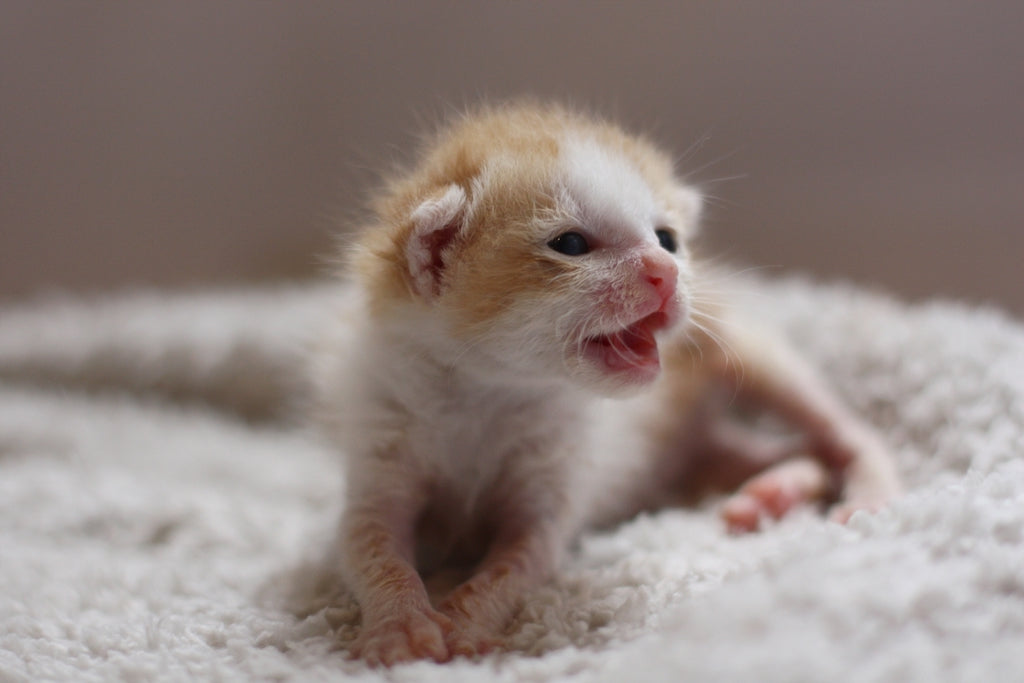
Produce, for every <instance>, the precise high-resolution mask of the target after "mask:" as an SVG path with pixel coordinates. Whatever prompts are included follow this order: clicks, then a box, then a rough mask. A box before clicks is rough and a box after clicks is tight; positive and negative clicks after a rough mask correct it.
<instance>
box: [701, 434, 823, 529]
mask: <svg viewBox="0 0 1024 683" xmlns="http://www.w3.org/2000/svg"><path fill="white" fill-rule="evenodd" d="M698 417H701V416H698ZM703 417H704V418H705V419H704V420H703V421H702V423H703V427H704V431H703V433H702V435H701V436H700V437H699V442H698V443H697V444H695V445H696V446H697V450H696V453H697V457H698V458H699V459H698V460H696V461H695V462H694V463H693V464H692V466H691V468H690V470H689V471H687V472H686V475H685V477H684V485H685V489H686V491H687V492H689V493H690V495H691V496H692V497H695V498H699V497H702V496H703V494H705V493H707V492H710V491H716V490H717V491H728V492H731V493H732V495H730V497H729V498H728V499H727V501H726V503H725V504H724V505H723V506H722V509H721V515H722V518H723V519H724V520H725V522H726V524H727V525H728V526H729V529H730V530H731V531H735V532H741V531H756V530H757V529H758V527H759V526H760V524H761V522H762V521H763V520H765V519H769V518H770V519H779V518H781V517H782V516H784V515H785V514H787V513H788V512H789V511H790V510H792V509H793V508H795V507H797V506H799V505H802V504H805V503H808V502H815V501H820V500H823V499H830V498H834V497H835V491H834V490H833V489H834V487H835V481H834V479H835V478H834V477H833V476H831V473H830V472H829V470H828V469H827V468H826V467H825V466H823V465H822V464H821V463H820V462H818V461H817V460H814V459H811V458H809V457H807V456H806V455H805V454H806V453H807V446H806V439H803V438H794V437H792V436H784V435H773V434H765V433H763V432H760V431H758V430H756V429H754V428H751V427H748V426H746V425H744V424H740V423H737V422H734V421H733V420H731V419H729V418H728V417H727V416H726V415H723V414H719V415H717V416H716V417H714V418H712V417H710V416H707V415H705V416H703Z"/></svg>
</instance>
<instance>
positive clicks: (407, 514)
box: [341, 473, 452, 666]
mask: <svg viewBox="0 0 1024 683" xmlns="http://www.w3.org/2000/svg"><path fill="white" fill-rule="evenodd" d="M378 474H379V473H378ZM404 478H406V479H407V478H408V475H407V474H406V475H405V477H404ZM402 480H403V478H402V477H401V475H399V477H392V478H381V479H379V481H378V485H377V486H374V487H372V489H371V487H369V486H367V487H358V486H357V487H350V494H349V496H350V498H349V505H348V507H347V509H346V511H345V516H344V518H343V519H342V528H341V542H342V550H343V556H344V564H345V573H346V578H347V581H348V583H349V586H350V588H351V589H352V590H353V592H354V593H355V596H356V600H357V601H358V602H359V607H360V610H361V612H362V632H361V633H360V635H359V637H358V638H357V639H356V641H355V642H354V643H353V645H352V646H351V648H350V653H351V655H352V656H354V657H359V658H361V659H364V660H365V661H366V662H367V663H369V664H370V665H373V666H377V665H384V666H391V665H392V664H395V663H397V662H402V661H409V660H413V659H426V658H429V659H434V660H436V661H439V662H442V661H446V660H448V659H449V652H448V647H447V645H446V644H445V638H446V637H447V635H448V634H449V633H450V631H451V629H452V624H451V621H450V620H449V619H448V618H447V617H445V616H444V615H442V614H440V613H439V612H437V611H436V610H434V609H433V608H432V607H431V605H430V600H429V598H428V597H427V592H426V589H425V588H424V586H423V581H422V579H421V578H420V576H419V574H418V573H417V571H416V568H415V567H414V566H413V557H414V552H415V547H414V544H415V540H414V529H415V523H416V517H417V515H418V514H419V512H420V510H421V508H422V500H421V499H420V497H419V495H418V492H416V491H415V490H413V488H412V487H411V486H408V485H406V486H402V483H401V482H402ZM366 489H371V492H365V491H366Z"/></svg>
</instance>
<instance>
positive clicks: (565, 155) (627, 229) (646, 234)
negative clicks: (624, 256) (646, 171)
mask: <svg viewBox="0 0 1024 683" xmlns="http://www.w3.org/2000/svg"><path fill="white" fill-rule="evenodd" d="M561 164H562V168H563V174H564V187H565V190H566V193H567V194H568V195H569V197H571V198H572V200H573V203H572V206H573V207H574V208H576V210H577V211H578V212H579V214H578V215H577V216H576V219H577V221H578V223H579V225H582V226H586V229H587V230H588V231H589V232H592V233H594V234H595V235H596V236H597V237H599V238H601V239H602V240H603V241H604V242H606V243H609V244H616V245H619V244H626V243H629V242H630V241H633V240H642V241H645V242H648V243H651V242H653V243H657V239H656V238H655V237H654V228H655V227H658V226H661V225H664V224H665V223H666V221H667V216H666V208H665V207H661V206H659V205H658V203H657V201H656V200H655V198H654V194H653V193H652V191H651V188H650V187H649V186H648V184H647V183H646V182H645V181H644V179H643V178H642V177H641V176H640V174H639V173H637V171H636V170H635V169H633V168H632V167H631V166H630V165H629V163H628V162H627V161H626V160H625V159H622V158H620V157H618V156H617V155H616V154H615V153H614V152H612V151H611V150H609V149H608V148H607V147H605V146H603V145H600V144H598V143H597V141H595V140H592V139H589V138H585V137H579V136H569V137H568V138H567V139H566V140H565V141H564V143H563V149H562V157H561Z"/></svg>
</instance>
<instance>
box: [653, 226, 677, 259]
mask: <svg viewBox="0 0 1024 683" xmlns="http://www.w3.org/2000/svg"><path fill="white" fill-rule="evenodd" d="M654 234H655V235H657V236H658V243H659V244H660V245H661V246H662V248H663V249H665V251H668V252H670V253H672V254H674V253H676V249H678V248H679V245H678V244H676V236H675V234H674V233H673V232H672V231H671V230H668V229H666V228H658V229H657V230H655V231H654Z"/></svg>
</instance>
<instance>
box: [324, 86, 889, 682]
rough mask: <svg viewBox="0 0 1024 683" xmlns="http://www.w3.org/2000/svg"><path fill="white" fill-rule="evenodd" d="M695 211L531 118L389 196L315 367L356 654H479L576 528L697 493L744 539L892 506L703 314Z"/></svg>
mask: <svg viewBox="0 0 1024 683" xmlns="http://www.w3.org/2000/svg"><path fill="white" fill-rule="evenodd" d="M699 205H700V199H699V196H698V195H697V193H696V192H695V191H694V190H692V189H691V188H689V187H687V186H685V185H683V184H682V183H681V182H680V181H679V180H678V179H677V178H676V176H675V175H674V174H673V169H672V165H671V163H670V161H669V160H668V159H667V158H666V157H665V156H664V155H663V154H662V153H661V152H659V151H658V150H657V149H655V148H654V147H652V146H651V145H650V144H649V143H647V142H646V141H644V140H642V139H639V138H636V137H633V136H630V135H627V134H626V133H624V132H622V131H621V130H619V129H618V128H616V127H614V126H612V125H609V124H607V123H603V122H599V121H594V120H591V119H589V118H586V117H583V116H580V115H577V114H575V113H572V112H570V111H567V110H564V109H560V108H555V107H550V108H545V107H536V106H528V105H527V106H516V107H505V108H493V109H486V110H483V111H480V112H478V113H476V114H475V115H471V116H467V117H465V118H463V119H462V120H460V121H458V122H457V123H456V124H455V125H454V126H452V127H451V128H450V129H448V130H446V131H444V132H442V133H441V134H440V135H439V136H438V138H437V139H436V141H435V143H434V144H433V146H431V147H430V148H429V149H428V150H427V152H426V154H425V155H424V156H423V157H422V159H421V162H420V164H419V166H418V167H417V168H416V169H415V170H413V171H412V172H411V173H409V174H408V175H404V176H402V177H399V178H397V179H396V180H394V181H393V182H392V183H391V184H390V186H389V187H388V188H387V190H386V192H384V193H383V196H382V197H381V198H380V200H379V202H378V204H377V205H376V207H375V208H376V217H375V219H374V221H373V223H372V225H370V227H369V229H368V230H366V231H365V234H364V235H363V236H362V238H361V240H360V241H359V243H358V245H357V247H356V249H355V250H354V252H353V254H352V264H351V265H352V268H351V271H352V272H351V277H352V279H353V281H354V284H353V292H352V296H353V297H354V298H353V305H354V306H355V307H356V309H357V313H356V314H355V315H353V316H352V318H351V321H349V323H347V324H349V325H350V327H349V328H348V329H347V330H346V332H345V334H346V335H347V336H348V340H347V343H345V344H334V345H332V346H331V348H330V354H329V358H328V359H327V362H326V364H321V365H320V366H319V367H318V372H317V374H318V377H317V380H318V382H319V384H320V397H321V399H320V401H321V402H320V406H319V408H320V413H321V414H322V416H323V418H324V420H325V422H326V425H327V427H328V430H329V431H330V433H331V434H332V436H333V438H334V439H336V441H337V444H338V447H339V449H340V450H341V451H342V452H344V454H345V456H346V457H347V499H346V500H347V508H346V510H345V514H344V517H343V520H342V524H341V527H340V534H341V538H340V542H341V544H342V550H343V554H344V560H343V562H344V570H345V573H346V576H347V580H348V581H349V584H350V586H351V588H352V590H353V591H354V593H355V596H356V598H357V600H358V602H359V604H360V607H361V610H362V631H361V635H360V636H359V638H358V639H357V641H356V643H355V644H354V646H353V648H352V654H353V655H354V656H358V657H361V658H363V659H365V660H366V661H367V662H369V663H371V664H383V665H391V664H394V663H396V662H402V661H407V660H413V659H420V658H428V659H434V660H436V661H439V662H442V661H446V660H448V659H450V658H451V657H453V656H457V655H466V656H473V655H477V654H480V653H484V652H487V651H488V650H489V649H491V648H492V647H494V646H496V645H497V644H498V643H499V640H498V638H499V636H500V634H501V632H502V629H503V627H504V626H505V624H506V623H507V621H508V619H509V618H510V617H511V616H512V614H513V612H514V610H515V609H516V607H517V606H518V603H519V601H520V599H521V598H522V596H523V595H524V593H525V592H526V591H528V590H529V589H530V588H531V587H533V586H536V585H537V584H538V583H539V582H542V581H544V580H545V579H547V578H548V577H549V576H550V575H551V573H552V572H553V570H554V569H555V568H556V567H557V566H558V563H559V559H560V557H561V555H562V554H563V552H564V551H565V549H566V547H567V545H568V544H569V542H570V540H571V539H572V538H573V536H574V534H576V533H577V532H578V531H579V530H580V529H581V528H583V527H584V526H586V525H596V524H602V525H603V524H610V523H613V522H615V521H617V520H621V519H623V518H625V517H627V516H629V515H632V514H635V513H636V512H637V511H639V510H641V509H644V508H650V507H656V506H660V505H666V504H670V503H673V502H680V501H682V500H687V499H692V497H693V496H695V495H697V494H699V493H701V492H702V491H705V490H708V489H713V488H731V489H733V490H736V489H737V487H738V490H737V491H736V492H735V493H734V494H733V495H732V497H730V498H728V499H727V500H726V502H725V504H724V506H723V507H722V515H723V517H724V519H725V522H726V523H727V524H728V525H729V526H730V527H732V528H734V529H737V530H754V529H756V528H757V526H758V524H759V521H760V520H761V519H764V518H768V517H771V518H777V517H780V516H782V515H783V514H785V513H786V512H787V511H789V510H791V509H792V508H794V507H795V506H797V505H799V504H801V503H807V502H811V501H825V502H829V503H834V504H835V506H834V507H833V508H832V515H833V516H834V517H836V518H838V519H840V520H845V519H846V518H847V517H848V516H849V515H850V514H851V513H852V512H853V511H855V510H857V509H860V508H872V507H875V506H877V505H879V504H881V503H883V502H884V501H886V500H887V499H888V498H890V497H891V496H893V495H894V494H895V493H896V491H897V489H898V484H897V481H896V476H895V474H894V470H893V467H892V465H891V463H890V460H889V458H888V455H887V454H886V451H885V448H884V447H883V445H882V443H881V441H880V439H879V438H878V437H877V436H876V435H875V433H874V432H873V431H872V430H871V429H870V428H869V427H868V426H866V425H865V424H863V423H862V422H861V421H860V420H858V419H857V418H856V417H855V416H854V415H852V414H851V413H850V412H849V411H848V410H847V409H846V408H845V407H844V406H843V405H842V404H841V403H840V402H839V401H837V400H836V398H834V397H833V395H832V394H831V393H830V392H829V391H828V390H827V389H826V388H825V387H824V386H823V385H822V383H821V382H820V381H819V379H818V378H817V377H816V376H815V374H814V373H813V372H812V371H811V370H810V369H809V368H808V367H807V366H806V365H805V364H804V363H803V362H802V361H801V360H800V359H799V357H797V356H796V355H794V354H793V353H792V352H791V351H789V350H788V349H787V348H786V347H785V346H783V345H782V344H780V343H779V341H778V340H775V339H772V338H770V337H767V336H763V335H761V334H760V333H754V332H752V331H750V330H749V329H748V328H746V327H745V326H743V325H742V324H737V323H731V322H729V323H727V322H726V321H725V318H724V316H725V313H724V311H723V310H720V309H717V308H716V307H714V306H713V304H711V303H710V301H709V300H708V299H707V298H706V297H705V295H704V294H701V281H702V280H701V278H702V274H701V266H700V264H699V263H693V262H692V261H691V259H690V255H689V253H688V252H687V247H686V240H687V238H688V237H689V236H690V235H691V233H692V232H693V231H694V225H695V223H696V221H697V217H698V213H699ZM688 321H690V324H689V326H688V325H687V322H688ZM738 404H745V405H746V406H748V407H753V408H755V409H757V410H760V411H761V412H767V413H771V414H773V415H774V416H776V418H778V419H779V420H781V421H784V422H785V423H787V424H788V425H789V426H790V427H791V428H792V430H793V432H794V433H795V437H794V435H790V436H789V437H787V438H783V437H780V436H778V435H777V434H776V435H772V434H770V433H759V432H758V430H757V429H755V427H756V426H757V425H752V424H750V421H749V420H746V421H745V420H743V419H741V417H740V416H737V414H736V413H735V411H734V410H733V408H734V407H735V406H736V405H738ZM453 564H454V565H459V566H464V567H470V568H471V572H470V573H469V575H468V578H467V579H466V580H465V581H464V582H463V583H461V584H459V585H458V586H457V587H456V588H454V589H453V590H452V591H451V592H450V593H448V594H447V595H446V596H445V597H444V598H443V599H442V600H441V601H440V602H439V604H437V605H436V606H435V605H432V604H431V601H430V598H429V597H428V594H427V591H426V589H425V587H424V583H423V577H424V576H426V575H428V574H429V573H430V572H431V571H433V570H435V569H437V568H438V567H439V566H441V565H445V566H450V565H453Z"/></svg>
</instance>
